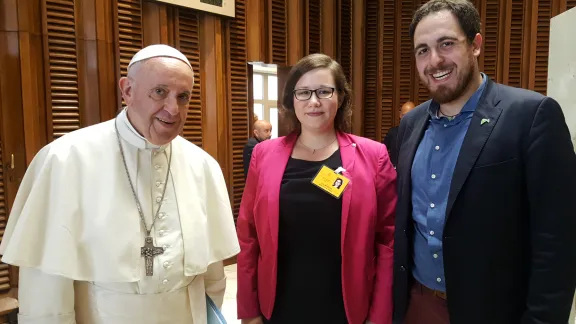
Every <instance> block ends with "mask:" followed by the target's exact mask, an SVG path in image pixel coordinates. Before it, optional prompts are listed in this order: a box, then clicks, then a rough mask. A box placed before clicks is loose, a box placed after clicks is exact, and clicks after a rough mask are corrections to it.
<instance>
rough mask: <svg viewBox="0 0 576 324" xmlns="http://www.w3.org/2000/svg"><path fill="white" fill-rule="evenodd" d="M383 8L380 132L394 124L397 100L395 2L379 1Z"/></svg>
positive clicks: (385, 131) (385, 130) (383, 132)
mask: <svg viewBox="0 0 576 324" xmlns="http://www.w3.org/2000/svg"><path fill="white" fill-rule="evenodd" d="M380 3H381V5H382V7H383V8H382V10H383V15H384V16H383V25H382V33H381V35H382V42H381V43H382V82H380V84H382V94H381V96H380V101H381V106H382V117H381V118H380V121H381V126H380V128H381V134H386V133H388V130H389V129H390V128H391V127H393V126H395V125H396V123H395V120H397V119H398V117H397V113H395V111H398V109H397V108H396V107H398V100H397V98H396V91H395V86H394V85H395V83H396V79H395V77H394V66H395V64H394V60H395V57H396V47H395V36H394V35H395V34H396V33H395V30H394V28H395V23H396V15H395V14H394V13H395V10H396V3H395V0H384V1H380Z"/></svg>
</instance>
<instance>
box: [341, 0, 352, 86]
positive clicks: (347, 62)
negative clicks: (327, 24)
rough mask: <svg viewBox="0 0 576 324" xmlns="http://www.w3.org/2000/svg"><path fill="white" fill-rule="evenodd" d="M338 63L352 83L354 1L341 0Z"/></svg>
mask: <svg viewBox="0 0 576 324" xmlns="http://www.w3.org/2000/svg"><path fill="white" fill-rule="evenodd" d="M338 14H339V17H338V25H339V37H338V49H339V50H338V54H339V56H338V62H340V65H342V69H343V70H344V74H345V75H346V79H347V80H348V82H349V83H351V82H352V0H340V10H338Z"/></svg>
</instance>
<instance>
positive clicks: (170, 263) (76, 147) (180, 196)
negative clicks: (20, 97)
mask: <svg viewBox="0 0 576 324" xmlns="http://www.w3.org/2000/svg"><path fill="white" fill-rule="evenodd" d="M128 109H129V108H128ZM115 123H117V126H118V133H119V135H120V138H121V142H122V147H123V149H124V152H125V155H126V163H127V166H128V169H129V170H130V177H131V179H132V181H133V182H134V185H135V187H136V188H137V196H138V199H139V200H140V203H141V206H142V209H143V212H144V215H145V219H146V224H147V226H148V228H150V224H152V218H153V214H154V213H156V210H157V209H158V206H159V204H160V203H161V200H162V199H161V196H162V191H163V188H164V186H167V187H166V193H165V198H164V201H163V203H162V205H161V209H160V215H159V218H158V219H157V221H156V223H155V224H154V227H153V228H152V233H151V236H152V237H153V239H154V245H155V246H157V247H163V248H164V249H165V252H164V253H163V254H161V255H158V256H156V257H154V259H153V260H154V268H153V275H152V276H146V272H145V266H144V261H145V260H144V258H143V257H142V256H141V254H140V253H141V250H140V248H141V247H142V246H143V244H144V237H145V230H144V228H143V226H142V224H141V219H140V216H139V213H138V210H137V208H136V203H135V199H134V195H133V192H132V190H131V189H130V184H129V182H128V178H127V174H126V171H125V167H124V164H123V160H122V157H121V152H120V149H119V145H118V139H117V135H116V134H117V133H116V130H115V125H114V124H115ZM171 153H173V156H172V166H171V169H170V176H169V178H168V182H167V183H164V181H165V179H166V173H167V171H168V157H169V155H170V154H171ZM239 250H240V248H239V244H238V241H237V237H236V231H235V227H234V221H233V217H232V212H231V207H230V202H229V198H228V194H227V189H226V184H225V182H224V178H223V176H222V171H221V169H220V167H219V165H218V163H217V162H216V161H215V160H214V159H213V158H212V157H211V156H209V155H208V154H207V153H206V152H204V151H203V150H201V149H200V148H198V147H197V146H195V145H194V144H192V143H190V142H188V141H186V140H185V139H183V138H182V137H177V138H176V139H174V140H173V141H172V146H170V145H165V146H161V147H159V146H154V145H151V144H150V143H149V142H148V141H146V140H145V139H144V138H143V137H142V136H140V135H139V134H138V133H137V132H136V131H135V129H134V128H133V127H132V125H131V124H130V122H129V121H128V118H127V116H126V110H123V111H122V112H121V113H120V114H119V116H118V117H117V119H114V120H111V121H107V122H103V123H100V124H98V125H94V126H90V127H87V128H83V129H80V130H78V131H75V132H72V133H70V134H67V135H65V136H63V137H61V138H59V139H57V140H55V141H54V142H52V143H50V144H49V145H47V146H46V147H44V148H43V149H42V150H41V151H40V152H39V153H38V154H37V156H36V157H35V158H34V160H33V162H32V163H31V165H30V166H29V169H28V171H27V172H26V175H25V177H24V179H23V181H22V183H21V185H20V189H19V192H18V194H17V197H16V200H15V202H14V206H13V208H12V211H11V215H10V219H9V222H8V224H7V227H6V232H5V234H4V238H3V241H2V244H1V246H0V253H1V254H3V258H2V261H3V262H5V263H8V264H12V265H17V266H20V289H19V299H20V301H21V308H20V314H19V323H20V324H31V323H34V324H36V323H38V324H68V323H86V324H100V323H101V324H164V323H165V324H180V323H182V324H184V323H186V324H190V323H194V324H201V323H206V301H205V300H206V299H205V293H207V294H208V295H209V296H210V297H211V298H212V299H213V300H214V301H215V303H216V304H217V305H218V306H219V307H220V306H221V305H222V300H223V295H224V289H225V286H226V280H225V274H224V270H223V265H222V260H224V259H227V258H229V257H232V256H234V255H236V254H237V253H238V252H239Z"/></svg>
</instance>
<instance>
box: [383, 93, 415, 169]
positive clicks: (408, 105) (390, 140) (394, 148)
mask: <svg viewBox="0 0 576 324" xmlns="http://www.w3.org/2000/svg"><path fill="white" fill-rule="evenodd" d="M414 107H415V105H414V103H413V102H412V101H407V102H405V103H404V104H403V105H402V108H401V109H400V120H402V118H403V117H404V116H405V115H406V114H407V113H408V112H409V111H410V110H412V109H414ZM397 138H398V126H394V127H392V128H390V129H389V130H388V133H386V137H384V141H383V142H382V143H384V145H386V148H387V149H388V154H390V161H391V162H392V165H393V166H394V167H396V166H397V164H398V142H397Z"/></svg>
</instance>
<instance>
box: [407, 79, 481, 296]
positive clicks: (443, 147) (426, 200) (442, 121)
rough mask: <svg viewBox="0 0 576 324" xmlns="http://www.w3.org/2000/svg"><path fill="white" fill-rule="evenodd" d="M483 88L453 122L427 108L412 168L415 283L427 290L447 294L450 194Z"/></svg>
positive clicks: (435, 106) (433, 104) (432, 106)
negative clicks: (444, 250) (445, 234)
mask: <svg viewBox="0 0 576 324" xmlns="http://www.w3.org/2000/svg"><path fill="white" fill-rule="evenodd" d="M482 79H483V81H482V84H481V85H480V87H479V88H478V90H476V92H475V93H474V94H473V95H472V97H470V99H468V102H467V103H466V104H465V105H464V107H463V108H462V111H461V112H460V114H459V115H457V116H456V117H454V118H447V117H440V118H439V117H438V110H439V108H440V106H439V105H438V103H436V102H431V103H430V105H429V107H428V113H429V114H430V123H429V125H428V128H427V129H426V132H425V133H424V138H423V139H422V141H421V142H420V145H419V146H418V149H417V151H416V155H415V156H414V162H413V164H412V218H413V220H414V230H415V231H414V256H413V257H414V268H413V275H414V278H415V279H416V280H418V281H419V282H420V283H422V284H423V285H425V286H426V287H428V288H431V289H435V290H439V291H443V292H445V291H446V285H445V284H444V264H443V255H442V235H443V230H444V221H445V218H446V205H447V202H448V193H449V192H450V184H451V183H452V175H453V173H454V167H455V166H456V160H457V159H458V154H459V153H460V147H461V146H462V142H463V141H464V136H465V135H466V132H467V130H468V126H469V125H470V121H471V119H472V115H473V114H474V111H475V110H476V106H477V105H478V100H479V99H480V96H481V95H482V92H483V90H484V87H485V85H486V75H484V74H482Z"/></svg>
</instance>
